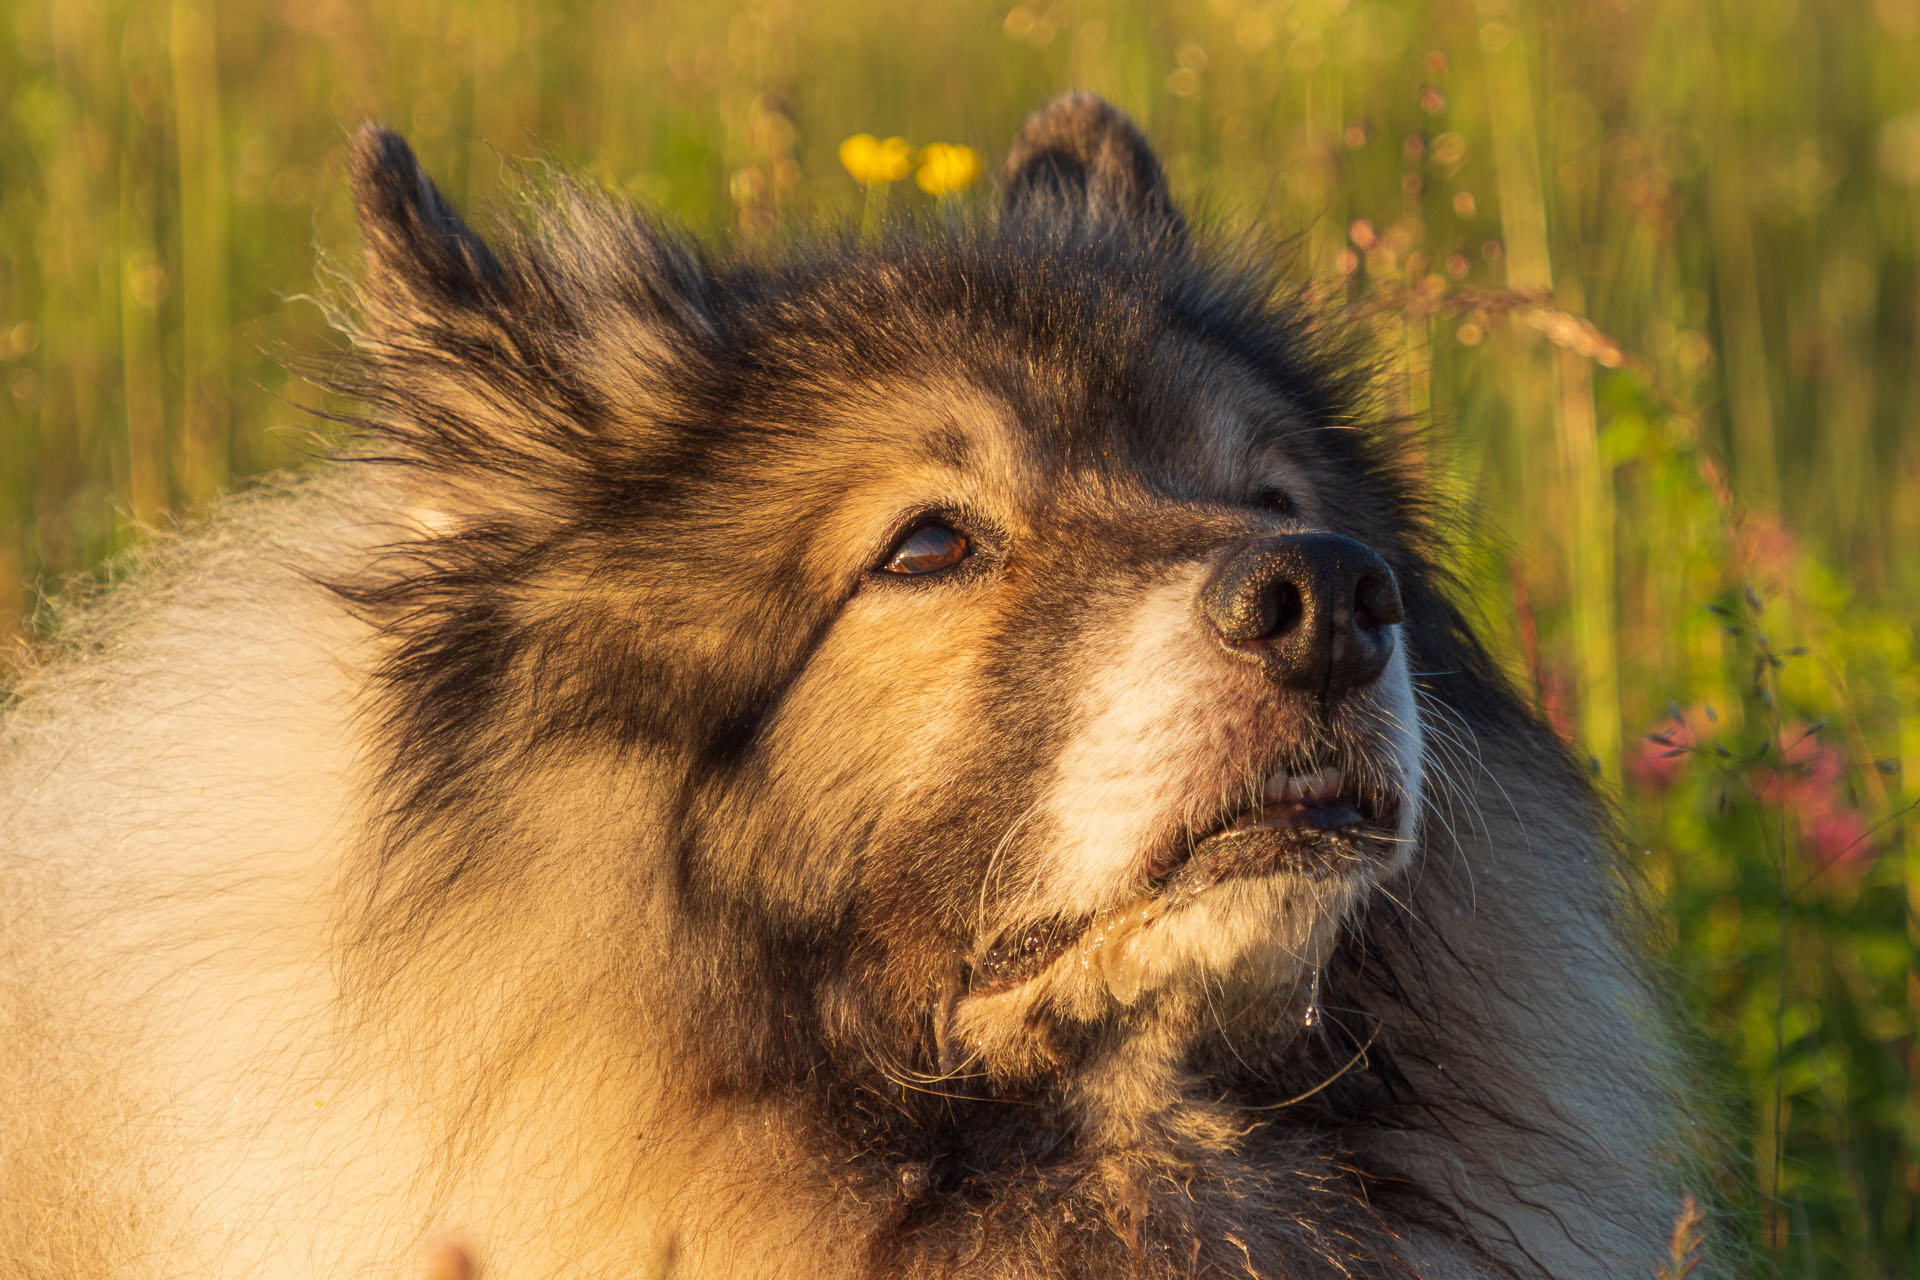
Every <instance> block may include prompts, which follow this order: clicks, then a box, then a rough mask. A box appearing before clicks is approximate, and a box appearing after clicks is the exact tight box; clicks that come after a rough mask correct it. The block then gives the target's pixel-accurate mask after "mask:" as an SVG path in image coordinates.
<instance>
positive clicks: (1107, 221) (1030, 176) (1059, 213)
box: [1006, 93, 1186, 246]
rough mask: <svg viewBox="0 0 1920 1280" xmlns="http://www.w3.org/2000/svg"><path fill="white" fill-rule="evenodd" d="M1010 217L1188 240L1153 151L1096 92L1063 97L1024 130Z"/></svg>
mask: <svg viewBox="0 0 1920 1280" xmlns="http://www.w3.org/2000/svg"><path fill="white" fill-rule="evenodd" d="M1006 216H1007V219H1008V220H1009V221H1013V222H1025V221H1028V220H1030V219H1037V220H1041V221H1045V222H1052V223H1055V224H1057V225H1058V224H1064V225H1065V226H1069V227H1074V226H1093V225H1100V226H1105V227H1110V228H1114V229H1118V230H1123V231H1126V232H1128V233H1129V234H1133V235H1138V236H1143V237H1145V238H1147V239H1150V240H1155V241H1159V242H1160V243H1163V244H1168V245H1173V246H1178V245H1181V244H1184V243H1185V240H1186V223H1185V221H1184V220H1183V219H1182V218H1181V216H1180V211H1179V210H1178V209H1176V208H1175V207H1174V204H1173V197H1172V195H1171V194H1170V193H1169V192H1168V190H1167V179H1166V176H1165V175H1164V174H1163V173H1161V171H1160V161H1159V160H1158V159H1157V158H1156V157H1155V156H1154V154H1153V148H1152V147H1150V146H1148V145H1147V140H1146V138H1145V137H1144V136H1142V135H1141V133H1140V129H1139V127H1138V126H1137V125H1135V124H1134V123H1133V121H1132V120H1130V119H1128V118H1127V116H1126V113H1125V112H1122V111H1120V110H1119V109H1117V108H1115V107H1114V106H1112V105H1111V104H1109V103H1108V102H1106V101H1105V100H1103V99H1101V98H1098V97H1095V96H1094V95H1093V94H1090V93H1070V94H1066V95H1064V96H1062V97H1058V98H1055V99H1054V100H1053V101H1052V102H1049V103H1048V104H1047V105H1046V106H1044V107H1042V108H1040V110H1038V111H1036V112H1034V113H1033V114H1032V115H1031V116H1029V117H1027V122H1026V123H1025V124H1024V125H1022V126H1021V127H1020V133H1019V135H1018V136H1017V137H1016V138H1014V140H1013V150H1012V152H1011V153H1010V154H1009V155H1008V156H1007V195H1006Z"/></svg>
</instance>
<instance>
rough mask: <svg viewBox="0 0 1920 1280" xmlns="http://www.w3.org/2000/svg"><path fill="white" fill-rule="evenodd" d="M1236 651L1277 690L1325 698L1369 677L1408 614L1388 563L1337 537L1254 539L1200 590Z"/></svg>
mask: <svg viewBox="0 0 1920 1280" xmlns="http://www.w3.org/2000/svg"><path fill="white" fill-rule="evenodd" d="M1200 607H1201V609H1202V610H1203V611H1204V612H1205V613H1206V615H1207V620H1208V621H1209V622H1211V623H1212V624H1213V627H1214V630H1216V631H1218V632H1219V633H1220V639H1221V640H1222V641H1224V642H1225V643H1226V645H1227V647H1228V648H1229V649H1231V650H1233V651H1234V652H1235V653H1237V654H1240V655H1242V656H1245V657H1248V658H1252V659H1255V660H1257V661H1258V662H1260V663H1261V664H1262V665H1263V666H1264V667H1265V668H1266V671H1267V675H1268V677H1269V678H1271V679H1272V680H1273V681H1275V682H1276V683H1278V684H1283V685H1286V686H1287V687H1288V688H1292V689H1300V690H1303V691H1305V692H1308V693H1312V694H1316V695H1318V696H1319V697H1320V698H1322V699H1323V700H1326V701H1329V702H1330V701H1332V700H1333V699H1335V698H1338V697H1339V696H1340V695H1341V694H1343V693H1346V692H1347V691H1348V690H1350V689H1356V688H1358V687H1359V686H1361V685H1364V684H1366V683H1367V682H1368V681H1370V680H1372V679H1374V678H1375V677H1376V676H1378V675H1379V674H1380V673H1381V672H1382V671H1384V670H1385V669H1386V666H1387V659H1388V658H1391V657H1392V656H1393V632H1392V630H1391V629H1390V628H1391V627H1392V625H1393V624H1394V623H1396V622H1398V621H1400V619H1401V618H1402V617H1404V616H1405V615H1406V611H1405V610H1404V609H1403V608H1402V607H1401V605H1400V587H1399V585H1398V584H1397V583H1396V582H1395V581H1394V580H1393V570H1392V569H1389V568H1388V567H1387V562H1386V561H1385V560H1382V559H1381V558H1380V557H1379V556H1377V555H1375V554H1374V553H1373V552H1372V551H1370V550H1369V549H1368V548H1367V547H1366V546H1364V545H1363V544H1361V543H1358V542H1355V541H1354V540H1353V539H1352V538H1344V537H1341V536H1340V535H1339V534H1337V533H1299V534H1292V535H1289V536H1287V537H1282V538H1262V539H1261V540H1260V541H1258V542H1254V543H1250V544H1248V545H1247V546H1245V547H1242V548H1241V549H1240V550H1239V551H1237V552H1235V553H1234V554H1233V555H1232V556H1231V557H1230V558H1229V559H1228V560H1227V562H1226V563H1225V564H1224V565H1222V566H1221V568H1220V571H1219V572H1218V573H1216V574H1215V575H1214V576H1213V581H1212V582H1209V583H1208V584H1207V585H1206V587H1205V588H1204V589H1203V590H1202V592H1201V594H1200Z"/></svg>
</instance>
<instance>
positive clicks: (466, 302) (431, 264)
mask: <svg viewBox="0 0 1920 1280" xmlns="http://www.w3.org/2000/svg"><path fill="white" fill-rule="evenodd" d="M349 170H350V172H351V175H352V179H353V201H354V206H355V208H356V209H357V210H358V212H359V215H360V234H361V235H362V236H363V237H365V239H366V244H367V261H366V270H365V273H364V276H363V283H362V291H363V292H364V294H365V295H366V297H367V299H368V300H369V301H370V302H372V303H374V304H375V305H374V307H373V308H372V310H374V311H387V312H390V313H397V314H398V315H402V316H404V315H408V314H414V315H417V314H419V313H421V312H427V313H435V312H445V311H447V310H465V309H470V308H474V307H477V306H480V305H482V304H483V303H484V302H486V301H488V300H490V299H495V298H497V297H498V296H499V294H500V292H501V290H502V288H503V285H504V277H503V274H502V272H501V270H500V263H499V261H498V260H497V259H496V258H495V257H494V256H493V253H492V251H491V250H489V249H488V248H487V246H486V245H485V244H484V243H483V242H482V241H481V239H480V237H479V236H477V235H475V234H474V233H473V231H472V230H470V229H469V228H468V226H467V224H466V223H464V222H462V221H461V220H460V215H459V214H457V213H455V212H454V211H453V206H452V205H450V204H448V203H447V198H446V197H445V196H443V195H441V194H440V189H439V188H438V187H436V186H434V185H433V181H432V179H430V178H428V177H427V175H426V171H425V170H423V169H421V167H420V162H419V161H418V160H416V159H415V158H414V155H413V149H412V148H411V147H409V146H407V144H406V142H405V141H404V140H403V139H402V138H401V137H400V135H399V134H397V133H394V132H392V131H391V130H388V129H383V128H381V127H380V126H379V125H375V124H366V125H362V126H361V127H360V131H359V132H358V133H356V134H355V135H354V138H353V148H352V153H351V159H350V161H349Z"/></svg>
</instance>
